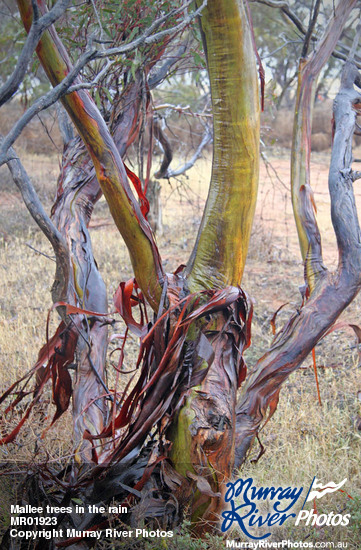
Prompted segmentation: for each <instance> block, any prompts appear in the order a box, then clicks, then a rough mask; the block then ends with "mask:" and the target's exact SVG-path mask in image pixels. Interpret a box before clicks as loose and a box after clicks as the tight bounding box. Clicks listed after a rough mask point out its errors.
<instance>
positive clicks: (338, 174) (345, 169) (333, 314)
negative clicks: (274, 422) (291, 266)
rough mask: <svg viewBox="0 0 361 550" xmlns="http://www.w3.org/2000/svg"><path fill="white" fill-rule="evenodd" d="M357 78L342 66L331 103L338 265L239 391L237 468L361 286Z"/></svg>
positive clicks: (320, 281) (353, 70)
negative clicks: (287, 384) (276, 402)
mask: <svg viewBox="0 0 361 550" xmlns="http://www.w3.org/2000/svg"><path fill="white" fill-rule="evenodd" d="M354 83H357V84H358V85H359V84H360V75H359V73H358V71H357V68H356V66H355V65H354V64H353V63H352V62H348V63H346V65H345V68H344V71H343V77H342V82H341V89H340V92H339V93H338V95H337V97H336V99H335V103H334V118H335V137H334V143H333V148H332V159H331V166H330V172H329V192H330V198H331V214H332V223H333V227H334V231H335V234H336V239H337V245H338V250H339V266H338V269H337V271H336V272H335V273H329V272H327V273H326V274H325V276H324V277H323V278H320V279H318V281H317V282H316V285H315V288H314V291H313V293H312V295H311V297H310V299H309V300H308V301H307V302H306V304H305V305H304V306H303V307H302V309H301V310H300V312H297V313H296V314H295V315H294V316H293V317H292V318H291V319H290V320H289V321H288V323H287V324H286V326H285V327H284V329H283V330H282V332H281V334H280V335H279V337H278V338H277V339H276V341H275V342H274V344H273V345H272V346H271V348H270V349H269V351H267V353H266V354H265V355H264V356H263V357H262V358H261V359H260V360H259V361H258V363H257V365H256V366H255V369H254V371H253V373H252V375H251V376H250V377H249V379H248V380H247V383H246V384H245V385H244V386H243V388H242V391H241V396H240V399H239V402H238V405H237V444H236V446H237V450H236V466H240V465H241V464H242V462H243V461H244V460H245V457H246V454H247V451H248V449H249V447H250V445H251V443H252V441H253V439H254V438H255V436H256V434H257V432H258V430H259V428H260V426H261V424H262V422H263V420H264V419H265V416H266V412H267V409H268V407H269V406H270V404H271V403H272V400H273V399H274V398H275V397H276V396H277V394H278V392H279V390H280V387H281V385H282V383H283V382H284V381H285V380H286V378H287V377H288V376H289V375H290V374H291V373H292V372H293V371H295V370H296V369H297V368H298V367H299V366H300V364H301V363H302V361H303V360H304V359H305V357H306V356H307V355H308V353H309V352H310V351H311V350H312V349H313V348H314V346H315V345H316V343H317V342H318V341H319V340H320V339H321V338H322V337H323V336H324V334H325V333H326V331H327V330H328V329H329V328H330V327H331V326H332V325H333V323H334V322H335V321H336V319H337V317H338V316H339V315H340V313H342V311H343V310H344V309H345V308H346V307H347V305H348V304H349V303H350V302H351V301H352V300H353V299H354V298H355V296H356V295H357V293H358V292H359V290H360V287H361V234H360V227H359V221H358V217H357V210H356V204H355V197H354V192H353V185H352V183H353V182H352V179H353V178H352V169H351V163H352V139H353V133H354V129H355V122H356V110H357V108H358V105H359V103H360V101H361V96H360V94H359V93H358V92H356V91H355V90H354V87H353V84H354Z"/></svg>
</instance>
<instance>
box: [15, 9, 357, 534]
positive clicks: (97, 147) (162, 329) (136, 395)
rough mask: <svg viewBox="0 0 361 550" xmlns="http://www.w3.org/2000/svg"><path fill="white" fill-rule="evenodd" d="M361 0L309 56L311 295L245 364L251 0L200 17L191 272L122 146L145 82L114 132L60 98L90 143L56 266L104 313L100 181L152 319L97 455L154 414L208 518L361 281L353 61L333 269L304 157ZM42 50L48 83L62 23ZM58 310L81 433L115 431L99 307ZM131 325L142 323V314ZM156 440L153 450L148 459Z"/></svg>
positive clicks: (343, 106) (87, 109)
mask: <svg viewBox="0 0 361 550" xmlns="http://www.w3.org/2000/svg"><path fill="white" fill-rule="evenodd" d="M197 3H198V4H200V2H197ZM18 4H19V8H20V13H21V16H22V18H23V21H24V24H25V26H26V27H27V29H29V27H30V24H31V2H30V1H29V0H18ZM354 4H355V1H354V0H348V1H347V2H342V1H341V2H340V3H339V5H338V6H337V7H336V9H335V18H334V19H333V20H332V21H331V23H330V25H329V27H328V28H327V29H326V31H325V37H324V39H322V41H321V42H320V46H319V48H318V49H317V48H316V50H315V52H314V54H313V57H312V59H311V60H310V61H307V60H303V61H302V63H301V66H300V84H299V91H298V95H297V102H298V106H299V108H298V110H297V114H296V119H295V120H296V122H295V134H294V136H295V137H294V152H293V158H292V174H293V182H292V190H293V205H294V211H295V218H296V223H297V228H298V233H299V237H300V244H301V251H302V255H303V259H304V261H305V268H306V269H305V273H306V291H305V297H306V298H307V301H306V302H305V303H304V305H303V307H302V308H301V310H300V311H299V312H297V313H296V314H295V315H294V316H293V317H292V318H291V319H290V320H289V322H288V323H287V324H286V326H285V328H284V329H283V330H282V331H281V333H280V335H279V336H278V337H277V339H276V340H275V342H274V343H273V345H272V346H271V348H270V349H269V350H268V351H267V352H266V354H265V355H264V356H263V357H262V358H261V359H260V360H259V361H258V363H257V365H256V366H255V367H254V369H253V370H252V373H251V374H250V375H249V376H247V371H246V366H245V364H244V362H243V360H242V351H243V350H244V348H245V347H246V346H248V345H249V342H250V333H249V330H250V322H251V318H252V307H251V304H250V302H249V300H248V299H247V297H246V295H245V293H244V292H243V291H242V290H241V289H240V285H241V281H242V275H243V272H244V268H245V262H246V256H247V249H248V243H249V237H250V232H251V226H252V220H253V215H254V210H255V203H256V195H257V184H258V162H259V111H260V109H259V103H260V99H259V92H258V83H257V71H256V63H255V56H254V55H253V53H252V50H253V40H252V33H251V27H250V23H249V20H248V17H247V14H246V10H245V7H244V3H243V1H240V0H208V4H207V6H206V7H205V8H204V10H203V12H202V15H201V18H200V19H201V32H202V38H203V43H204V48H205V52H206V57H207V65H208V72H209V78H210V85H211V91H212V106H213V126H214V147H213V164H212V177H211V183H210V189H209V194H208V198H207V203H206V206H205V210H204V214H203V218H202V223H201V226H200V229H199V233H198V237H197V240H196V243H195V246H194V250H193V252H192V254H191V257H190V259H189V261H188V264H187V266H186V268H185V269H184V270H183V272H181V273H177V274H175V275H174V276H169V277H166V276H165V274H164V272H163V269H162V265H161V260H160V256H159V253H158V249H157V247H156V244H155V241H154V239H153V234H152V231H151V229H150V226H149V224H148V222H147V221H146V219H145V218H144V216H143V213H142V211H141V208H140V206H139V204H138V202H137V200H136V199H135V198H134V197H133V195H132V192H131V189H130V186H129V184H128V181H127V176H126V170H125V168H124V165H123V161H122V155H123V154H124V151H125V148H126V146H127V144H128V143H129V141H131V139H133V136H134V128H135V126H136V116H137V109H138V107H137V97H138V96H137V88H136V83H134V86H133V87H130V88H129V94H131V93H135V96H134V101H133V102H131V103H130V102H128V103H127V102H125V104H124V105H123V107H122V109H123V111H122V113H123V118H122V123H121V124H120V126H119V127H117V128H116V127H115V126H114V127H113V128H112V134H113V137H114V139H112V137H111V135H110V132H109V130H108V128H107V126H106V124H105V123H104V121H103V119H102V117H101V115H100V113H99V111H98V110H97V108H96V107H95V105H94V102H93V101H92V100H91V98H90V96H89V94H88V93H87V92H86V91H84V90H79V91H76V92H72V93H70V94H68V95H66V96H64V98H63V100H62V101H63V104H64V106H65V108H66V109H67V111H68V113H69V115H70V117H71V119H72V121H73V123H74V125H75V126H76V128H77V131H78V132H79V135H80V137H81V139H82V140H83V142H84V147H79V142H78V141H75V142H73V143H72V145H70V144H69V145H68V148H67V149H66V150H65V154H64V161H63V173H62V176H61V178H60V180H59V183H58V197H57V201H56V203H55V205H54V208H53V218H54V221H55V223H56V226H57V228H58V230H59V231H60V233H61V234H62V235H63V237H64V239H65V241H66V243H67V245H68V260H67V261H68V265H67V267H66V269H65V267H64V265H63V264H64V257H60V256H59V255H58V257H57V261H58V264H59V266H60V267H61V266H62V265H63V267H64V269H63V271H64V272H68V273H69V277H68V281H67V285H66V288H67V290H66V293H65V295H64V292H63V294H62V301H63V302H64V301H67V302H68V303H70V304H71V305H74V306H77V307H79V308H81V309H84V310H91V311H93V312H96V313H106V307H107V299H106V292H105V288H104V284H103V282H102V280H101V277H100V274H99V272H98V270H97V267H96V264H95V263H94V260H93V256H92V252H91V246H90V240H89V234H88V229H87V227H88V222H89V219H90V215H91V212H92V208H93V206H94V204H95V202H96V200H97V199H98V198H99V195H100V193H101V192H103V193H104V196H105V198H106V200H107V202H108V204H109V208H110V212H111V214H112V216H113V218H114V220H115V223H116V225H117V227H118V229H119V231H120V233H121V235H122V237H123V239H124V241H125V243H126V245H127V247H128V250H129V254H130V259H131V262H132V265H133V269H134V274H135V278H136V281H137V284H138V286H139V288H140V289H141V291H142V294H143V296H144V297H145V299H146V300H147V301H148V303H149V305H150V307H151V308H152V309H153V311H154V314H155V316H157V319H158V320H157V322H156V325H155V327H153V328H152V329H151V330H150V333H149V334H148V335H145V334H144V333H142V337H143V340H142V348H141V353H142V354H143V359H144V363H143V368H142V371H141V377H143V378H142V379H141V383H140V384H139V385H136V387H135V389H134V390H132V392H131V399H130V400H128V402H127V406H126V407H124V408H123V409H121V411H120V412H119V411H118V412H117V414H118V416H117V422H118V427H124V426H127V431H126V433H125V436H124V437H123V439H120V442H119V443H118V444H117V445H118V446H117V447H115V449H114V450H112V451H111V452H109V451H105V452H104V455H103V462H102V456H101V455H100V457H98V458H99V460H100V463H102V464H103V465H105V464H106V463H107V462H109V460H110V461H111V462H112V463H114V462H117V461H120V460H124V459H126V457H127V456H128V455H129V453H130V452H131V451H132V450H133V451H134V449H138V447H139V446H141V445H142V444H143V443H144V442H145V441H146V440H147V436H148V435H149V434H150V433H151V431H152V428H153V425H154V424H157V425H158V430H159V434H160V440H159V446H160V447H161V450H162V453H163V454H162V455H160V454H159V453H160V449H158V458H159V461H161V460H163V459H164V456H166V457H167V459H169V460H170V461H171V464H172V468H173V469H174V471H175V472H176V475H177V476H178V477H176V479H177V483H178V489H176V488H175V489H174V491H175V493H177V490H178V492H179V493H182V498H183V499H185V498H186V500H187V499H188V500H189V499H191V508H192V518H193V520H194V521H200V520H204V522H205V523H202V522H201V523H200V526H199V530H200V531H202V530H205V529H208V528H209V527H210V526H212V525H214V523H215V522H216V520H217V518H218V516H219V513H220V511H221V509H222V502H223V499H222V493H223V491H224V486H225V482H226V480H227V479H228V478H230V477H231V475H232V472H233V469H234V467H235V466H237V465H240V464H242V462H243V461H244V459H245V456H246V453H247V451H248V449H249V447H250V445H251V443H252V441H253V440H254V438H255V436H256V435H257V432H258V430H259V428H260V426H261V424H262V422H263V421H264V419H265V416H266V413H267V409H268V408H269V407H270V408H271V409H272V410H273V409H274V407H275V406H276V404H277V399H278V394H279V391H280V388H281V385H282V383H283V382H284V380H285V379H286V378H287V376H288V375H289V374H290V373H291V372H293V371H294V370H295V369H296V368H297V367H298V366H299V365H300V364H301V362H302V361H303V359H304V358H305V357H306V355H307V354H308V353H309V352H310V351H311V350H312V349H313V347H314V346H315V344H316V343H317V341H318V340H319V339H320V338H321V337H322V336H323V335H324V334H325V332H326V331H327V330H328V328H330V326H332V324H333V323H334V321H335V320H336V319H337V317H338V315H339V314H340V313H341V312H342V311H343V309H344V308H345V307H346V306H347V304H348V303H350V301H351V300H352V299H353V298H354V297H355V295H356V294H357V292H358V290H359V287H360V284H361V281H360V267H361V265H360V263H361V258H360V251H359V249H360V246H359V243H360V231H359V226H358V221H357V214H356V209H355V202H354V197H353V191H352V182H353V180H354V179H355V177H356V176H355V175H354V173H353V172H352V170H351V161H352V152H351V145H352V135H353V130H354V124H355V116H356V113H355V105H356V104H357V102H358V101H359V96H358V94H357V93H356V92H355V91H354V90H353V83H354V82H358V81H359V76H358V74H357V73H355V72H354V68H353V65H352V64H351V63H348V64H347V65H346V68H345V72H344V77H343V81H342V88H341V91H340V94H339V95H338V97H337V100H336V104H335V136H334V149H333V156H332V162H331V168H330V178H329V185H330V195H331V204H332V221H333V225H334V229H335V233H336V237H337V243H338V248H339V254H340V262H339V267H338V270H337V271H336V272H335V273H329V272H328V271H327V270H326V268H325V267H324V265H323V263H322V256H321V246H320V238H319V231H318V228H317V224H316V220H315V216H314V214H313V210H312V191H311V188H310V181H309V171H308V163H309V139H310V117H311V102H312V90H313V81H314V79H315V78H316V77H317V75H318V73H319V71H320V69H321V68H322V66H323V64H324V63H325V61H326V59H327V56H328V55H330V54H331V52H332V48H333V47H334V44H335V42H336V39H337V35H339V34H340V32H341V29H342V26H343V25H344V22H345V20H346V19H347V16H348V14H349V13H350V10H351V9H352V7H353V5H354ZM331 35H332V40H331V39H330V36H331ZM37 53H38V56H39V58H40V61H41V63H42V65H43V67H44V69H45V71H46V73H47V75H48V77H49V79H50V81H51V83H52V84H53V85H56V84H58V83H59V82H60V81H61V80H62V79H63V78H64V77H65V75H66V74H67V73H68V72H69V70H70V62H69V60H68V58H67V55H66V52H65V51H64V48H63V46H62V44H61V42H60V40H59V38H58V36H57V35H56V33H55V31H54V29H51V30H50V31H47V32H46V33H45V34H44V35H43V37H42V39H41V41H40V43H39V46H38V49H37ZM129 104H131V105H132V106H133V109H134V112H132V113H129V112H127V109H126V106H125V105H129ZM138 110H139V109H138ZM121 140H123V142H122V143H121ZM72 147H73V149H72ZM68 161H70V162H69V164H67V162H68ZM77 170H78V172H77ZM84 170H85V171H86V172H87V178H86V179H85V180H84V177H83V173H84ZM80 174H81V176H80V177H79V182H78V183H77V177H78V175H80ZM60 267H59V269H58V270H57V273H58V274H59V273H61V269H60ZM131 288H133V287H131ZM123 290H124V289H123ZM125 294H126V293H123V295H122V299H123V300H125V298H126V296H125ZM130 304H131V300H130V295H128V302H125V301H123V302H122V303H121V306H120V308H121V310H122V312H123V313H124V316H125V318H126V319H127V320H128V321H129V320H130V318H131V314H130V309H131V308H130ZM128 306H129V307H128ZM127 307H128V309H127ZM122 308H123V309H122ZM167 310H168V313H167ZM60 311H61V313H62V314H63V317H64V321H65V322H67V323H69V322H71V323H72V324H71V325H70V327H71V330H74V331H76V334H77V336H78V340H79V344H78V345H79V351H80V355H81V357H80V368H79V372H78V376H77V380H76V384H75V391H74V395H73V401H74V416H75V417H76V421H75V431H76V435H75V437H76V440H77V443H79V441H80V439H81V438H82V436H83V435H84V432H85V431H87V432H90V436H89V434H87V438H88V439H87V441H88V442H90V441H91V440H92V437H91V436H92V435H93V436H94V435H95V434H96V433H98V434H99V433H101V435H102V436H103V440H105V438H106V437H108V436H109V435H111V433H112V432H111V430H110V428H109V425H108V427H106V424H107V420H108V419H107V416H108V408H107V407H106V402H105V399H106V398H109V397H110V396H109V395H107V389H106V384H105V350H106V333H107V330H106V325H104V319H101V318H99V319H97V318H96V317H94V316H90V317H89V315H88V316H86V315H85V314H79V315H74V316H72V319H71V320H70V319H69V316H66V314H65V312H64V310H62V309H60ZM134 326H135V325H134V323H133V328H134ZM129 328H130V329H132V323H130V324H129ZM136 329H137V331H138V332H142V330H141V329H140V328H139V327H138V326H136ZM150 335H152V338H153V340H152V339H151V338H150ZM152 342H153V343H152ZM152 345H153V348H152V347H151V346H152ZM157 346H158V347H157ZM162 346H164V349H163V347H162ZM150 350H151V351H150ZM146 368H148V371H147V370H146ZM239 387H240V392H239V394H238V391H237V390H238V388H239ZM237 398H238V401H237ZM139 404H141V407H140V408H139ZM137 405H138V407H137ZM90 445H91V443H89V449H88V448H86V449H87V451H86V452H88V451H89V450H90ZM163 455H164V456H163ZM155 456H156V451H155V450H153V455H152V457H153V459H154V458H155ZM177 483H175V484H173V485H174V486H175V485H177ZM195 489H197V490H195Z"/></svg>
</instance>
